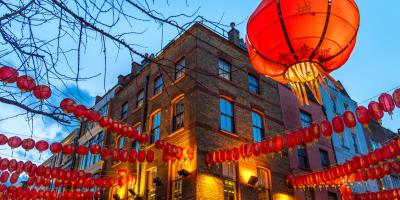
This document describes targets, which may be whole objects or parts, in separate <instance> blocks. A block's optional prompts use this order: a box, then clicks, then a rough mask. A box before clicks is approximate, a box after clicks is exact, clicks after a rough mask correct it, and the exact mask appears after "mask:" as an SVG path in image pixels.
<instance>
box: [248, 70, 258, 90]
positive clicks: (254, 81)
mask: <svg viewBox="0 0 400 200" xmlns="http://www.w3.org/2000/svg"><path fill="white" fill-rule="evenodd" d="M248 82H249V91H250V92H252V93H256V94H258V93H260V88H259V87H260V86H259V81H258V78H256V77H255V76H253V75H250V74H249V78H248Z"/></svg>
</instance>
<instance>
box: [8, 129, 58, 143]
mask: <svg viewBox="0 0 400 200" xmlns="http://www.w3.org/2000/svg"><path fill="white" fill-rule="evenodd" d="M0 133H4V134H6V135H7V136H8V135H11V136H21V137H24V138H35V139H41V140H47V141H57V140H58V139H57V138H53V139H50V138H44V137H38V136H34V135H32V136H31V135H25V134H20V133H15V132H10V131H5V130H0Z"/></svg>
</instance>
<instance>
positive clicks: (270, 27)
mask: <svg viewBox="0 0 400 200" xmlns="http://www.w3.org/2000/svg"><path fill="white" fill-rule="evenodd" d="M343 10H345V11H346V12H343ZM359 20H360V15H359V11H358V8H357V5H356V3H355V2H354V0H348V1H321V0H308V1H302V0H280V1H273V0H263V1H262V2H261V3H260V5H259V6H258V7H257V9H256V10H255V11H254V13H253V14H252V15H251V16H250V19H249V21H248V24H247V38H246V44H247V48H248V52H249V56H250V59H251V63H252V65H253V67H254V68H255V69H256V70H257V71H259V72H260V73H262V74H264V75H267V76H269V77H271V78H272V79H274V80H276V81H279V82H281V83H283V84H286V83H290V84H291V86H292V89H293V91H294V92H295V93H296V95H297V96H299V97H300V98H305V101H306V103H307V101H308V100H306V96H307V95H305V94H304V92H305V88H304V85H307V86H308V87H309V89H310V90H311V91H312V92H313V94H314V96H315V97H316V98H317V99H318V100H319V101H320V100H321V99H320V95H319V90H318V82H320V81H322V78H323V77H326V76H327V75H329V73H330V72H332V71H333V70H336V69H338V68H339V67H341V66H342V65H343V64H344V63H345V62H346V61H347V60H348V58H349V57H350V54H351V52H352V50H353V48H354V46H355V43H356V36H357V32H358V27H359ZM303 83H304V84H303Z"/></svg>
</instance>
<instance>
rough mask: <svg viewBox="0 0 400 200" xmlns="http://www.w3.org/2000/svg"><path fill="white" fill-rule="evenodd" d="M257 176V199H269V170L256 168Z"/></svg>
mask: <svg viewBox="0 0 400 200" xmlns="http://www.w3.org/2000/svg"><path fill="white" fill-rule="evenodd" d="M257 176H258V182H257V183H258V200H270V199H271V183H270V173H269V171H267V170H265V169H262V168H257Z"/></svg>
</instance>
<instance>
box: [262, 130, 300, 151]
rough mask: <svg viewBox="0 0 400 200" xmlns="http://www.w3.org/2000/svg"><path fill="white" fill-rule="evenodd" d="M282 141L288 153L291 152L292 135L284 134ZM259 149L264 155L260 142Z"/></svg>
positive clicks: (292, 144)
mask: <svg viewBox="0 0 400 200" xmlns="http://www.w3.org/2000/svg"><path fill="white" fill-rule="evenodd" d="M284 139H285V145H286V146H287V148H288V150H289V152H291V151H292V148H293V146H294V142H293V135H292V134H291V133H285V136H284ZM260 147H261V151H262V152H263V153H264V151H263V145H262V142H261V145H260Z"/></svg>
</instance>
